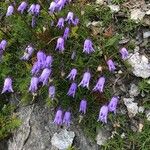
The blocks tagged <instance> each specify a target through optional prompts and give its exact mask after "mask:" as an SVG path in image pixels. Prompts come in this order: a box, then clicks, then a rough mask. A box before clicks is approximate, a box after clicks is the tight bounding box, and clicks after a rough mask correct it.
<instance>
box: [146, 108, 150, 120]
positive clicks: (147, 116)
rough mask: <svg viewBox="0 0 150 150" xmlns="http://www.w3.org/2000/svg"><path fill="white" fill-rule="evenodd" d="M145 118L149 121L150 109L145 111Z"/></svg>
mask: <svg viewBox="0 0 150 150" xmlns="http://www.w3.org/2000/svg"><path fill="white" fill-rule="evenodd" d="M146 118H147V120H148V121H150V110H148V111H146Z"/></svg>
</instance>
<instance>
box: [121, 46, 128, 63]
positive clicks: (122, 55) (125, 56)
mask: <svg viewBox="0 0 150 150" xmlns="http://www.w3.org/2000/svg"><path fill="white" fill-rule="evenodd" d="M120 54H121V58H122V59H123V60H125V59H127V58H128V56H129V53H128V51H127V49H126V48H125V47H123V48H122V49H121V50H120Z"/></svg>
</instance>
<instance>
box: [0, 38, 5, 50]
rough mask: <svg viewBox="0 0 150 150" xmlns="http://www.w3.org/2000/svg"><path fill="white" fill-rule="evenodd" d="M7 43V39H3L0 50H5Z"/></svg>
mask: <svg viewBox="0 0 150 150" xmlns="http://www.w3.org/2000/svg"><path fill="white" fill-rule="evenodd" d="M6 45H7V41H6V40H2V41H1V43H0V50H5V48H6Z"/></svg>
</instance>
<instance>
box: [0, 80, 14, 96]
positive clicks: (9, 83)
mask: <svg viewBox="0 0 150 150" xmlns="http://www.w3.org/2000/svg"><path fill="white" fill-rule="evenodd" d="M5 92H14V91H13V89H12V80H11V78H9V77H8V78H6V79H5V81H4V86H3V90H2V94H3V93H5Z"/></svg>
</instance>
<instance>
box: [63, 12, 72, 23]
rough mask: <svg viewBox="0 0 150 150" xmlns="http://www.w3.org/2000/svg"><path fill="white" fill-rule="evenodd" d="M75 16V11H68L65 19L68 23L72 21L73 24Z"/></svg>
mask: <svg viewBox="0 0 150 150" xmlns="http://www.w3.org/2000/svg"><path fill="white" fill-rule="evenodd" d="M73 16H74V14H73V12H68V15H67V17H66V19H65V21H67V22H68V24H70V23H72V24H73V23H74V20H73Z"/></svg>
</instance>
